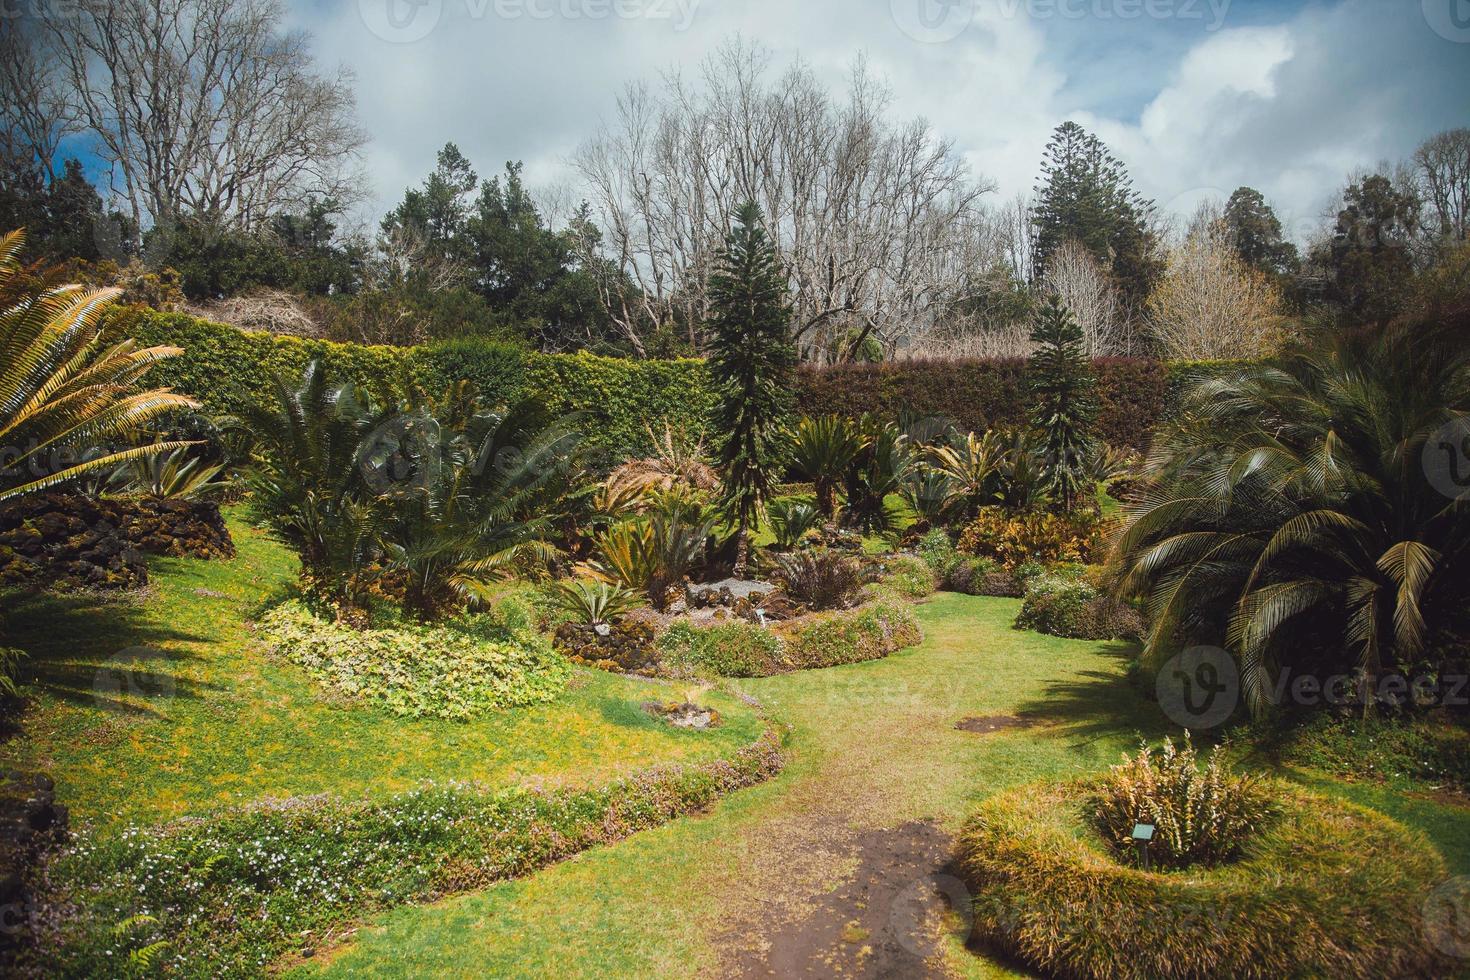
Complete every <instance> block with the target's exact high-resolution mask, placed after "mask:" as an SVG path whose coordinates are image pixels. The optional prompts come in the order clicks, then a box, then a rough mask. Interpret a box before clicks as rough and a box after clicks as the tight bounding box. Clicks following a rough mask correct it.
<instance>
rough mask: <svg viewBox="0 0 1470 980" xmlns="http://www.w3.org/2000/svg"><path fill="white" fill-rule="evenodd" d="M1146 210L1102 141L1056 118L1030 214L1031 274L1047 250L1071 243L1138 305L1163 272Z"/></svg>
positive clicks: (1041, 270) (1040, 270)
mask: <svg viewBox="0 0 1470 980" xmlns="http://www.w3.org/2000/svg"><path fill="white" fill-rule="evenodd" d="M1153 208H1154V205H1153V202H1152V201H1149V200H1146V199H1144V198H1143V197H1142V196H1141V195H1139V194H1138V193H1136V192H1135V191H1134V190H1133V182H1132V181H1131V180H1130V179H1129V177H1128V171H1127V170H1126V169H1124V167H1123V164H1122V163H1120V162H1119V161H1118V159H1117V158H1116V157H1114V156H1113V155H1112V153H1110V152H1109V151H1108V148H1107V147H1106V146H1105V145H1103V142H1102V141H1101V140H1099V139H1098V138H1097V137H1096V136H1093V135H1092V134H1091V133H1089V132H1087V130H1085V129H1083V128H1082V127H1081V126H1079V125H1077V124H1076V123H1074V122H1065V123H1062V124H1061V125H1060V126H1058V127H1057V128H1056V130H1055V131H1054V132H1053V133H1052V138H1051V141H1050V142H1049V143H1047V145H1046V153H1045V155H1044V157H1043V159H1042V162H1041V180H1040V182H1039V183H1038V184H1037V186H1036V203H1035V204H1034V206H1033V207H1032V212H1031V222H1032V225H1033V226H1034V227H1035V231H1036V235H1035V244H1034V247H1033V252H1032V259H1033V261H1034V264H1035V265H1034V269H1033V275H1034V276H1035V277H1036V278H1037V279H1040V278H1041V277H1042V276H1043V275H1045V274H1046V267H1047V263H1048V262H1050V261H1051V257H1052V254H1053V253H1054V252H1055V251H1056V250H1057V249H1059V248H1061V247H1062V245H1063V244H1065V243H1066V242H1069V241H1075V242H1078V243H1079V244H1081V245H1082V247H1084V248H1086V249H1087V250H1088V251H1089V252H1091V253H1092V256H1093V258H1095V259H1096V260H1097V261H1098V263H1099V264H1100V265H1101V266H1102V267H1103V268H1105V269H1108V270H1109V271H1110V272H1111V273H1112V277H1113V282H1114V283H1115V284H1116V286H1117V288H1118V289H1119V291H1120V292H1121V293H1122V295H1123V298H1124V300H1125V301H1126V302H1127V303H1128V305H1130V306H1132V307H1138V306H1141V304H1142V303H1143V301H1144V300H1145V299H1146V298H1147V297H1148V294H1149V291H1150V290H1151V289H1152V288H1153V283H1154V280H1155V279H1157V278H1158V276H1159V274H1160V272H1161V271H1162V269H1163V263H1162V262H1161V260H1160V259H1159V257H1158V255H1157V251H1158V249H1157V244H1158V243H1157V241H1156V240H1155V239H1156V236H1155V235H1154V233H1153V230H1152V229H1151V228H1150V227H1149V216H1150V215H1151V214H1152V213H1153Z"/></svg>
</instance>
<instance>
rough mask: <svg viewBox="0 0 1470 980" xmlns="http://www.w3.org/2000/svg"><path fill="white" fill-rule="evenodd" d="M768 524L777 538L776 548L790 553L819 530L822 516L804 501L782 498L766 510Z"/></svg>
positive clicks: (772, 502)
mask: <svg viewBox="0 0 1470 980" xmlns="http://www.w3.org/2000/svg"><path fill="white" fill-rule="evenodd" d="M766 523H767V525H768V526H769V527H770V529H771V533H772V534H774V535H775V537H776V547H777V548H781V549H783V550H786V551H789V550H791V549H792V548H795V547H797V546H799V545H800V544H801V543H802V542H803V541H805V540H806V538H807V536H808V535H809V534H811V532H812V531H814V530H816V529H817V527H818V526H819V525H820V524H821V523H822V514H821V512H820V511H819V510H817V508H816V507H814V506H812V505H811V504H809V503H807V502H806V501H804V500H797V499H794V498H791V497H780V498H777V499H776V500H773V501H771V505H770V506H769V507H767V508H766Z"/></svg>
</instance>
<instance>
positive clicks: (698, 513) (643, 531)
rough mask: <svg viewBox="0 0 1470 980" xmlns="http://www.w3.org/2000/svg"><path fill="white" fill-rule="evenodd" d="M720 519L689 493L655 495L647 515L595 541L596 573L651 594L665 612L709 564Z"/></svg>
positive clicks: (605, 532)
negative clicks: (683, 583)
mask: <svg viewBox="0 0 1470 980" xmlns="http://www.w3.org/2000/svg"><path fill="white" fill-rule="evenodd" d="M717 519H718V518H717V515H716V514H715V513H714V512H713V511H712V510H711V509H710V508H709V507H707V506H706V505H705V504H704V503H703V502H702V501H701V500H699V499H698V497H697V496H695V495H694V494H693V493H691V492H689V491H685V490H669V491H664V492H662V493H657V494H654V495H653V496H652V498H651V500H650V503H649V506H648V511H647V513H646V514H643V515H641V516H639V517H635V518H632V519H630V520H625V521H620V522H618V523H616V524H613V525H612V526H610V527H608V528H606V529H605V530H603V531H602V532H600V533H599V534H598V535H597V536H596V537H595V538H594V539H593V548H594V549H595V550H596V552H597V558H596V559H595V560H594V561H593V562H592V568H593V570H594V571H595V572H596V573H597V574H599V575H601V576H602V577H604V578H606V579H608V580H609V581H614V582H619V583H621V584H623V585H625V586H627V587H628V588H631V589H638V590H640V591H642V592H646V593H647V594H648V598H649V601H650V602H652V603H653V606H654V608H656V609H664V608H666V607H667V605H668V603H669V601H670V600H671V599H672V598H673V592H674V589H675V587H676V586H677V585H678V583H679V581H680V580H681V579H682V578H683V577H684V575H685V573H687V572H688V571H689V570H690V569H691V568H693V567H695V565H696V564H698V563H699V562H700V561H701V560H702V559H703V556H704V552H705V547H706V544H707V542H708V540H709V537H710V535H711V534H712V533H713V532H714V529H715V524H716V521H717Z"/></svg>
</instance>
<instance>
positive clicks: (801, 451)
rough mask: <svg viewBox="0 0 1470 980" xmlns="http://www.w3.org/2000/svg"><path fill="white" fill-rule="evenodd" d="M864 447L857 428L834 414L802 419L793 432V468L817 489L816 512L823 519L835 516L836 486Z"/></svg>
mask: <svg viewBox="0 0 1470 980" xmlns="http://www.w3.org/2000/svg"><path fill="white" fill-rule="evenodd" d="M864 445H865V442H864V439H863V435H862V433H861V432H860V431H859V430H858V427H857V426H856V425H854V424H853V423H852V422H851V421H850V420H848V419H845V418H842V417H841V416H837V415H823V416H822V417H820V418H814V419H813V418H804V419H802V420H801V421H800V422H798V423H797V424H796V428H795V429H794V430H792V434H791V462H792V465H793V466H795V467H796V470H797V472H798V473H800V474H801V475H802V476H804V477H806V478H807V479H809V480H811V481H812V484H813V485H814V486H815V487H816V491H817V509H818V510H819V511H821V512H822V516H823V517H825V518H827V519H829V520H830V519H831V518H832V517H834V516H836V514H837V494H836V488H837V484H838V482H839V481H840V480H841V479H842V478H843V476H844V475H846V473H847V470H848V467H850V466H851V465H852V463H853V460H855V459H857V456H858V453H860V452H862V451H863V447H864Z"/></svg>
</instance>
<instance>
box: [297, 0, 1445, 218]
mask: <svg viewBox="0 0 1470 980" xmlns="http://www.w3.org/2000/svg"><path fill="white" fill-rule="evenodd" d="M288 8H289V19H290V23H291V26H293V27H297V28H301V29H305V30H306V31H308V32H310V34H311V35H312V37H313V39H314V40H313V48H314V50H315V52H316V54H317V57H318V59H319V60H320V61H321V62H322V63H323V65H324V66H332V65H338V64H340V65H345V66H346V67H348V68H349V69H351V70H352V71H353V72H354V74H355V77H356V87H357V95H358V109H359V115H360V119H361V122H362V124H363V126H364V128H365V129H366V130H367V131H368V132H369V133H370V134H371V136H372V142H371V143H370V144H369V145H368V147H367V148H366V151H365V158H364V163H365V167H366V171H367V174H368V177H369V180H370V195H371V197H370V201H369V203H368V205H367V208H366V210H367V212H368V213H370V214H372V215H374V216H376V215H380V214H381V213H382V212H383V211H384V210H386V209H387V208H388V207H390V206H391V205H392V203H393V202H395V201H396V200H398V199H399V198H400V197H401V196H402V193H403V190H404V188H405V187H407V186H410V185H416V184H418V183H419V182H420V181H422V180H423V178H424V177H425V175H426V174H427V173H428V172H429V170H430V169H432V167H433V164H434V156H435V153H436V152H437V151H438V149H439V148H440V147H441V146H443V145H444V143H445V142H446V141H451V140H452V141H454V142H455V143H456V144H457V145H458V146H459V147H460V149H461V150H462V151H463V152H464V153H465V154H466V155H467V156H468V157H469V158H470V159H471V160H472V161H473V162H474V163H475V165H476V168H477V169H478V170H479V172H480V173H481V174H483V175H489V174H491V173H494V172H496V171H498V170H499V169H500V168H501V166H502V165H503V164H504V163H505V162H506V161H507V160H520V161H523V162H524V164H525V173H526V178H527V180H528V182H529V183H530V184H531V185H532V186H533V187H534V186H537V185H540V186H543V187H546V186H551V185H556V184H561V185H563V186H567V185H569V186H570V189H571V191H572V192H573V193H575V192H576V183H575V181H576V177H575V172H574V170H573V169H572V167H571V166H570V164H569V162H568V158H569V157H570V155H571V154H572V152H573V151H574V150H575V149H576V147H577V145H578V144H579V143H580V142H581V141H583V140H584V139H586V138H587V137H589V136H590V135H592V134H593V133H595V132H596V131H597V129H598V127H599V126H600V125H601V123H602V121H603V120H604V119H610V118H611V116H612V112H613V107H614V104H615V99H616V97H617V94H618V92H619V91H620V90H621V89H622V88H623V87H624V86H625V85H626V84H628V83H630V82H636V81H648V82H657V80H658V79H659V77H660V75H661V74H662V73H664V72H666V71H669V70H681V71H683V72H684V73H685V74H686V75H691V76H692V75H693V74H694V73H695V72H696V71H697V69H698V66H699V64H700V62H701V61H702V60H703V59H705V58H706V57H707V56H708V54H709V53H710V52H711V51H712V50H713V49H715V48H716V47H718V46H719V45H720V44H721V43H722V42H724V41H726V40H728V39H729V38H730V37H732V36H733V35H737V34H738V35H741V36H742V37H743V38H745V39H746V40H748V41H753V42H757V43H759V44H761V45H763V46H765V47H766V48H768V49H769V51H770V53H771V56H772V59H773V65H774V66H775V67H777V68H779V67H782V66H784V65H786V64H788V63H790V61H791V60H792V59H795V58H797V57H800V58H801V59H802V60H804V61H805V62H807V63H808V64H809V65H810V66H811V67H812V69H813V70H814V71H815V72H816V73H817V75H818V77H820V78H823V79H824V80H828V81H829V82H830V84H831V85H832V87H833V88H834V89H840V87H841V86H842V84H843V81H844V78H845V76H846V73H847V72H848V70H849V68H850V66H851V65H852V63H853V60H854V59H855V58H856V57H858V56H859V55H862V56H864V57H866V59H867V62H868V65H869V67H870V69H872V71H873V72H874V73H875V74H877V75H879V76H880V77H882V78H883V79H884V80H885V81H886V82H887V84H888V86H889V87H890V89H891V91H892V93H893V107H892V112H893V114H894V117H895V119H899V118H908V117H912V116H923V117H925V118H926V119H928V120H929V122H930V123H931V125H932V126H933V127H934V129H935V130H936V131H937V133H938V134H939V135H941V136H943V137H944V138H946V139H949V140H952V141H953V143H954V146H955V149H956V151H957V152H958V153H960V154H961V155H962V156H963V157H964V159H965V161H966V163H967V164H968V166H969V167H970V169H971V171H972V173H973V174H974V175H976V176H977V177H980V178H984V179H988V180H990V181H992V182H994V183H995V185H996V188H997V189H996V192H995V200H996V202H997V203H1000V202H1001V201H1003V200H1004V199H1005V198H1007V197H1009V196H1010V195H1012V194H1015V193H1018V192H1024V191H1029V190H1030V189H1031V187H1032V186H1033V184H1034V183H1035V179H1036V174H1037V170H1038V167H1039V165H1040V160H1041V154H1042V150H1043V148H1044V146H1045V144H1046V141H1047V138H1048V135H1049V134H1050V132H1051V130H1052V129H1053V128H1054V127H1055V126H1056V125H1057V124H1059V123H1061V122H1063V121H1064V120H1067V119H1072V120H1075V121H1077V122H1078V123H1080V124H1082V125H1083V126H1084V127H1086V128H1088V129H1089V130H1091V131H1093V132H1095V133H1096V134H1097V135H1098V136H1100V137H1101V138H1102V139H1103V140H1104V141H1105V142H1106V143H1108V145H1109V146H1110V147H1111V148H1112V150H1113V152H1114V154H1115V155H1116V156H1117V157H1118V158H1119V159H1121V160H1122V161H1123V163H1124V164H1125V165H1126V166H1127V167H1128V170H1129V172H1130V173H1131V174H1132V175H1133V178H1134V183H1135V186H1136V187H1137V189H1138V190H1139V191H1141V192H1142V193H1143V194H1144V195H1146V196H1148V197H1151V198H1153V199H1154V200H1155V201H1157V202H1158V204H1159V206H1160V208H1161V210H1162V211H1163V212H1164V213H1165V214H1174V215H1180V216H1186V217H1187V215H1188V214H1189V213H1190V212H1192V211H1193V210H1194V208H1195V206H1196V205H1197V204H1198V203H1199V202H1200V201H1201V200H1203V199H1209V198H1215V199H1219V200H1223V199H1224V198H1225V197H1227V196H1228V195H1229V193H1230V191H1231V190H1233V189H1234V188H1235V187H1238V186H1240V185H1243V184H1245V185H1250V186H1253V187H1256V188H1257V189H1259V190H1260V191H1262V192H1263V193H1264V194H1265V195H1266V196H1267V198H1268V200H1270V201H1271V202H1272V203H1273V205H1274V206H1275V207H1276V209H1277V212H1278V214H1279V215H1280V216H1281V218H1282V221H1283V224H1284V225H1285V226H1286V228H1287V230H1288V233H1289V234H1290V235H1291V236H1292V237H1293V238H1296V239H1297V240H1299V241H1302V240H1305V239H1306V238H1307V237H1308V236H1309V235H1310V234H1311V233H1312V232H1313V231H1314V230H1315V229H1316V228H1317V227H1318V226H1319V225H1320V223H1321V220H1322V216H1323V214H1324V209H1325V208H1327V207H1329V206H1330V204H1331V202H1332V201H1333V199H1334V196H1335V194H1336V193H1337V192H1338V191H1340V189H1341V187H1342V185H1343V182H1344V179H1345V177H1346V176H1347V175H1348V174H1349V173H1351V172H1355V171H1362V170H1365V169H1369V168H1373V167H1375V166H1376V165H1378V164H1380V163H1381V162H1383V161H1396V160H1400V159H1403V158H1406V157H1408V156H1409V155H1410V154H1411V153H1412V152H1413V150H1414V148H1415V146H1417V145H1418V144H1419V142H1420V141H1422V140H1423V139H1424V138H1426V137H1428V136H1430V135H1433V134H1434V133H1436V132H1439V131H1441V130H1444V129H1448V128H1452V127H1456V126H1470V0H1341V2H1314V3H1304V2H1297V0H1287V2H1267V0H288Z"/></svg>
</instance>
